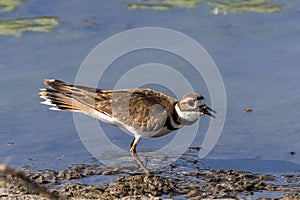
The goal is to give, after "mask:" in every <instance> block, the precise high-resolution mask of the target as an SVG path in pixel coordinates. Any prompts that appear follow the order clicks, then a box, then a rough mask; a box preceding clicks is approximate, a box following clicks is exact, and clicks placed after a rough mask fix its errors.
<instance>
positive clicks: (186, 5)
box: [128, 0, 201, 10]
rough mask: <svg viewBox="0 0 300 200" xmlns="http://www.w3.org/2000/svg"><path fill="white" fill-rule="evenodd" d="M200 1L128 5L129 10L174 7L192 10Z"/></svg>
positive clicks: (167, 0)
mask: <svg viewBox="0 0 300 200" xmlns="http://www.w3.org/2000/svg"><path fill="white" fill-rule="evenodd" d="M200 2H201V0H150V1H148V0H144V1H141V3H140V2H139V3H130V4H128V8H130V9H134V10H136V9H154V10H171V9H173V8H175V7H180V8H194V7H196V6H197V4H198V3H200Z"/></svg>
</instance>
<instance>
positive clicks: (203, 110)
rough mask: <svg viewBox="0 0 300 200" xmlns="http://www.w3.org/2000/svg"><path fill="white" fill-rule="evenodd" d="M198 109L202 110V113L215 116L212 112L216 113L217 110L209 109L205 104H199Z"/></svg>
mask: <svg viewBox="0 0 300 200" xmlns="http://www.w3.org/2000/svg"><path fill="white" fill-rule="evenodd" d="M199 111H200V112H202V113H203V114H204V115H209V116H211V117H214V118H216V116H215V115H214V114H217V112H216V111H215V110H213V109H211V108H210V107H208V106H207V105H206V104H203V105H201V106H199ZM213 113H214V114H213Z"/></svg>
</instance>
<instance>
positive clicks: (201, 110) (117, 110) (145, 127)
mask: <svg viewBox="0 0 300 200" xmlns="http://www.w3.org/2000/svg"><path fill="white" fill-rule="evenodd" d="M44 84H45V85H47V86H49V87H50V88H44V89H41V91H40V93H39V94H40V95H41V96H40V97H41V98H42V99H44V101H43V102H42V104H46V105H49V106H51V107H50V108H49V109H50V110H59V111H60V110H63V111H72V112H80V113H83V114H86V115H89V116H92V117H94V118H96V119H98V120H100V121H102V122H105V123H108V124H111V125H114V126H118V127H120V128H122V129H125V130H126V131H128V132H130V133H131V134H133V136H134V140H133V141H132V143H131V146H130V153H131V155H132V156H133V157H134V158H135V160H136V161H137V163H138V164H139V165H140V166H141V167H142V168H143V169H144V171H145V173H146V174H149V173H150V172H149V170H148V169H147V168H146V167H145V166H144V165H143V163H142V162H141V161H140V160H139V159H138V157H137V155H136V146H137V144H138V142H139V140H140V138H143V137H154V138H155V137H161V136H164V135H166V134H168V133H170V132H172V131H174V130H178V129H180V128H182V127H183V126H184V125H191V124H193V123H195V122H196V121H197V120H198V118H199V117H200V116H201V115H209V116H211V117H215V116H214V114H213V113H216V112H215V111H214V110H213V109H211V108H210V107H208V106H207V105H206V104H205V98H204V97H203V96H201V95H200V94H197V93H193V94H187V95H184V96H183V97H182V98H181V99H180V100H179V101H178V100H177V99H175V98H172V97H170V96H167V95H165V94H163V93H161V92H158V91H155V90H151V89H143V88H136V89H121V90H104V89H97V88H89V87H85V86H79V85H72V84H69V83H65V82H63V81H60V80H55V79H49V80H44Z"/></svg>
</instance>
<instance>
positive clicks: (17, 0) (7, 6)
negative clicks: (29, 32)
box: [0, 0, 26, 13]
mask: <svg viewBox="0 0 300 200" xmlns="http://www.w3.org/2000/svg"><path fill="white" fill-rule="evenodd" d="M25 1H26V0H0V13H1V12H9V11H12V10H14V9H16V8H17V7H19V6H20V5H21V4H23V3H24V2H25Z"/></svg>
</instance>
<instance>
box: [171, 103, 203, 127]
mask: <svg viewBox="0 0 300 200" xmlns="http://www.w3.org/2000/svg"><path fill="white" fill-rule="evenodd" d="M175 113H176V114H175ZM174 115H175V116H176V115H177V116H178V117H176V118H177V119H179V124H180V125H191V124H193V123H195V122H196V121H197V120H198V119H199V117H200V112H196V111H181V110H180V108H179V106H178V103H176V105H175V107H174V113H173V116H174ZM174 122H175V121H174Z"/></svg>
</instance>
